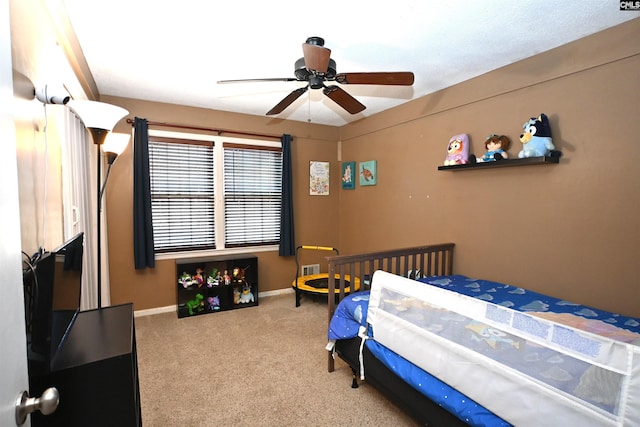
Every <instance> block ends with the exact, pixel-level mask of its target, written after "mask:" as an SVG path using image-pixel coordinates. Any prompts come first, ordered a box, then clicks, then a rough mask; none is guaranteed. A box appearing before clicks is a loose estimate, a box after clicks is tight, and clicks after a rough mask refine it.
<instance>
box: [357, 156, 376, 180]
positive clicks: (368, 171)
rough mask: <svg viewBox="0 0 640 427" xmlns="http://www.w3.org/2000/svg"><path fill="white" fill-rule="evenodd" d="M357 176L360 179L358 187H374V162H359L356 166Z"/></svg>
mask: <svg viewBox="0 0 640 427" xmlns="http://www.w3.org/2000/svg"><path fill="white" fill-rule="evenodd" d="M358 176H359V177H360V186H366V185H376V184H377V183H378V171H377V170H376V161H375V160H369V161H367V162H360V165H359V166H358Z"/></svg>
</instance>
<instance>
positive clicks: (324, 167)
mask: <svg viewBox="0 0 640 427" xmlns="http://www.w3.org/2000/svg"><path fill="white" fill-rule="evenodd" d="M309 195H311V196H328V195H329V162H314V161H311V162H309Z"/></svg>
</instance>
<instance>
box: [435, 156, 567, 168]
mask: <svg viewBox="0 0 640 427" xmlns="http://www.w3.org/2000/svg"><path fill="white" fill-rule="evenodd" d="M559 162H560V156H553V157H551V156H541V157H527V158H524V159H505V160H497V161H494V162H482V163H467V164H464V165H451V166H438V170H439V171H460V170H470V169H493V168H506V167H511V166H533V165H544V164H557V163H559Z"/></svg>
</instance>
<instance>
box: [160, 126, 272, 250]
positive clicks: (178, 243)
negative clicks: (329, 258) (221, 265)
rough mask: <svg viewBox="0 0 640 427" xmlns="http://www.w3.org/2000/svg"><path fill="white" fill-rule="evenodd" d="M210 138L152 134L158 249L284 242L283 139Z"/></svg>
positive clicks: (222, 246)
mask: <svg viewBox="0 0 640 427" xmlns="http://www.w3.org/2000/svg"><path fill="white" fill-rule="evenodd" d="M192 136H194V135H192ZM208 138H209V141H201V140H195V139H183V138H167V137H163V136H155V135H153V134H150V136H149V168H150V181H151V205H152V215H153V236H154V242H155V250H156V252H174V251H189V250H207V249H225V248H232V247H246V246H257V245H271V244H277V243H278V242H279V241H280V209H281V199H282V150H281V148H280V143H279V142H278V143H277V144H274V143H268V142H265V141H246V140H240V141H238V140H237V139H232V138H224V139H222V138H218V137H213V138H212V137H208ZM211 139H213V141H211ZM229 140H233V141H232V142H230V141H229Z"/></svg>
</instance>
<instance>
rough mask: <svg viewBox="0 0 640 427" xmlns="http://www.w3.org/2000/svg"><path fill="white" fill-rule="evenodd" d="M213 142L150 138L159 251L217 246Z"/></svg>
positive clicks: (152, 195)
mask: <svg viewBox="0 0 640 427" xmlns="http://www.w3.org/2000/svg"><path fill="white" fill-rule="evenodd" d="M214 168H215V162H214V147H213V143H207V144H202V143H176V141H164V140H162V139H161V138H150V140H149V169H150V175H151V176H150V181H151V205H152V215H153V238H154V244H155V249H156V251H157V252H167V251H175V250H189V249H215V247H216V239H215V179H214V178H215V169H214Z"/></svg>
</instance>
